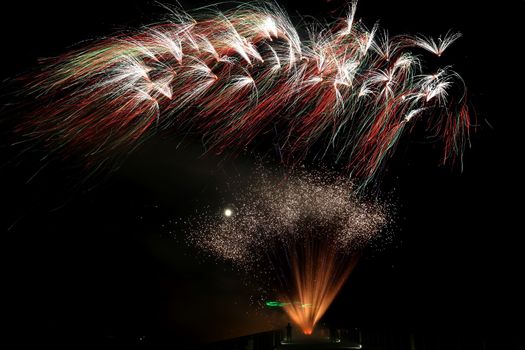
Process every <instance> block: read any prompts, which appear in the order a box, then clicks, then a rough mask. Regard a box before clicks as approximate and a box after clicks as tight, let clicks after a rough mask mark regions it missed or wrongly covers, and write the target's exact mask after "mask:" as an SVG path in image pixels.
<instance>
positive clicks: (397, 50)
mask: <svg viewBox="0 0 525 350" xmlns="http://www.w3.org/2000/svg"><path fill="white" fill-rule="evenodd" d="M355 13H356V3H355V2H353V3H352V4H351V8H350V11H349V14H348V16H347V17H346V18H343V19H341V20H338V21H334V23H332V24H331V25H330V26H326V27H324V28H323V27H321V26H320V25H316V26H312V27H311V28H306V29H305V30H304V32H308V33H309V35H308V37H306V38H302V39H301V38H300V36H299V34H298V30H297V29H296V28H295V27H294V26H293V25H292V22H291V20H290V18H289V17H288V16H287V15H286V14H285V13H284V11H283V10H282V9H280V8H279V7H278V6H277V5H276V4H273V5H263V4H242V5H239V6H238V7H236V8H234V9H231V10H228V11H225V12H219V11H212V10H211V9H210V8H208V9H207V10H206V9H201V10H199V11H196V13H195V14H194V15H193V16H190V15H189V14H187V13H185V12H183V11H181V10H172V13H171V18H170V20H166V21H164V22H162V23H157V24H154V25H151V26H148V27H144V28H141V29H140V30H137V31H135V32H131V33H125V34H123V33H121V34H118V35H115V36H112V37H108V38H106V39H103V40H100V41H97V42H95V43H92V44H91V45H89V46H87V47H83V48H80V49H77V50H75V51H73V52H69V53H67V54H65V55H63V56H60V57H58V58H55V59H51V60H49V61H48V63H47V64H44V65H43V66H42V67H41V69H40V71H39V72H38V73H35V74H32V75H30V76H29V81H27V82H26V90H25V93H27V94H29V96H30V97H31V99H32V100H33V101H32V104H33V106H34V111H33V112H31V113H28V118H26V119H25V121H24V122H23V123H22V125H21V126H20V127H19V132H20V133H21V134H23V135H24V137H26V139H28V140H30V141H33V142H34V141H37V142H41V143H43V144H44V145H46V147H48V149H51V150H53V151H55V152H58V153H61V154H65V155H66V156H67V155H71V154H78V155H81V156H82V157H84V158H85V159H87V162H91V163H96V160H97V159H99V160H100V159H107V158H110V157H111V156H112V155H113V154H114V153H117V152H122V151H124V152H129V150H130V149H132V148H133V147H135V146H136V145H138V144H139V143H140V142H141V141H143V140H145V139H147V138H148V137H149V136H151V135H153V134H155V133H156V132H159V131H163V130H172V131H175V132H179V133H181V132H182V133H188V132H191V133H197V134H199V135H202V138H203V140H204V145H205V147H206V148H207V149H209V150H213V151H215V152H218V153H220V152H224V151H225V150H226V149H229V148H233V147H237V148H240V149H245V148H246V147H247V146H248V145H250V144H251V143H252V141H253V140H254V139H255V138H256V137H258V136H259V135H262V134H264V133H267V132H271V131H272V130H275V131H276V134H277V135H276V137H275V139H276V141H275V142H276V143H277V146H278V149H279V153H280V154H281V155H282V157H283V160H285V161H286V162H288V163H289V162H291V163H294V162H297V161H301V160H302V159H303V158H304V157H305V156H306V155H308V154H309V153H311V150H312V148H315V149H316V152H319V147H320V148H321V153H322V154H328V153H330V154H335V155H336V159H337V161H338V162H346V163H347V164H348V169H349V171H350V172H351V173H352V174H353V175H355V176H354V177H355V178H356V179H362V180H363V181H364V182H367V181H369V180H370V179H372V178H373V177H374V176H375V174H376V173H377V172H378V171H379V170H380V169H381V168H382V165H383V163H384V161H385V160H386V159H387V158H388V157H390V156H391V154H392V151H393V149H394V148H395V146H396V144H397V142H398V140H399V139H400V137H401V136H402V135H403V134H405V133H407V132H410V131H411V130H412V129H413V128H412V125H414V123H415V122H416V121H418V120H420V121H425V123H424V125H426V127H427V130H428V131H429V132H431V134H432V136H437V137H438V138H440V139H442V140H443V143H444V153H443V154H444V156H443V159H444V160H447V159H449V158H454V157H455V156H456V155H459V156H461V154H462V151H463V148H464V146H465V144H466V141H467V139H468V130H469V126H470V122H469V112H468V108H467V101H466V96H465V88H464V86H463V81H462V79H461V78H460V76H459V75H458V74H457V73H455V72H454V71H452V70H451V68H450V67H445V68H444V69H441V70H439V71H437V72H430V73H425V72H423V71H422V64H421V57H420V56H419V55H418V53H419V52H421V53H425V52H426V51H429V52H431V53H433V54H435V55H437V56H441V55H443V53H444V51H445V50H446V49H447V48H448V47H449V46H450V45H451V44H452V43H453V42H454V41H455V40H456V39H457V38H458V37H459V36H460V34H458V33H451V32H450V33H448V34H447V35H445V36H444V37H442V38H441V37H440V38H439V39H438V40H434V39H432V38H428V37H424V36H408V35H400V36H390V35H389V34H388V32H386V31H381V30H380V29H379V28H378V26H377V25H375V26H373V27H372V28H371V29H368V28H367V27H366V26H365V24H363V23H362V22H361V21H359V20H358V19H357V18H356V17H355ZM314 146H315V147H314ZM329 151H330V152H329Z"/></svg>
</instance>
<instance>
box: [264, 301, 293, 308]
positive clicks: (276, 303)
mask: <svg viewBox="0 0 525 350" xmlns="http://www.w3.org/2000/svg"><path fill="white" fill-rule="evenodd" d="M286 305H290V303H282V302H280V301H276V300H269V301H267V302H266V306H267V307H283V306H286Z"/></svg>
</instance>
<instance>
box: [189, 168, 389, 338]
mask: <svg viewBox="0 0 525 350" xmlns="http://www.w3.org/2000/svg"><path fill="white" fill-rule="evenodd" d="M259 174H263V175H262V176H261V177H260V178H259V180H257V181H254V183H253V184H252V185H251V186H250V187H249V189H248V190H247V191H245V192H243V193H241V194H240V195H239V196H238V197H237V199H236V201H235V202H236V203H235V209H227V213H228V214H226V211H225V212H224V213H223V214H222V215H215V216H214V215H208V214H206V215H202V216H201V217H199V218H198V219H197V220H196V222H197V224H196V226H194V229H193V231H192V233H191V234H190V235H189V237H190V238H189V241H190V243H191V244H193V245H196V246H198V247H199V248H201V249H202V250H203V251H205V252H207V253H209V254H210V255H212V256H213V257H216V258H220V259H222V260H225V261H228V262H231V263H233V264H234V265H235V266H237V267H238V268H240V269H241V270H242V271H244V272H247V273H248V276H250V279H253V278H254V276H258V277H259V278H263V279H265V281H266V282H267V284H270V285H273V288H271V289H272V293H273V294H274V295H273V296H274V297H278V298H279V299H280V300H281V303H282V305H285V307H284V310H285V312H286V313H287V314H288V315H289V317H290V318H291V319H292V320H293V321H294V322H295V323H296V324H297V325H298V326H299V327H300V328H301V329H302V330H303V332H304V333H305V334H311V333H312V331H313V329H314V327H315V324H316V323H317V322H318V321H319V319H320V318H321V317H322V316H323V314H324V313H325V312H326V310H327V309H328V307H329V306H330V304H331V303H332V301H333V300H334V298H335V297H336V295H337V293H338V292H339V290H340V289H341V287H342V286H343V284H344V283H345V281H346V279H347V278H348V276H349V274H350V272H351V271H352V269H353V267H354V266H355V264H356V263H357V261H358V259H359V256H360V254H361V252H362V250H363V249H364V248H365V247H366V245H367V244H368V243H369V241H370V240H371V239H372V238H374V237H376V236H377V235H378V234H379V232H381V231H382V230H383V229H385V227H386V226H387V224H388V222H389V216H388V215H387V208H386V207H385V206H384V205H381V204H379V203H377V202H370V201H366V200H364V199H362V198H360V197H359V196H358V195H356V194H355V192H354V185H353V184H352V183H351V182H350V181H349V180H348V179H346V178H342V177H338V176H331V175H328V174H322V173H306V172H299V173H295V174H292V175H290V176H289V177H288V178H287V179H285V180H282V181H280V182H279V181H277V182H276V181H275V179H271V178H270V176H268V175H265V173H264V172H261V171H259ZM271 282H273V284H272V283H271Z"/></svg>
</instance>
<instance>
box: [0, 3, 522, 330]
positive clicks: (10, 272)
mask: <svg viewBox="0 0 525 350" xmlns="http://www.w3.org/2000/svg"><path fill="white" fill-rule="evenodd" d="M280 3H281V4H282V5H283V6H285V7H286V8H287V9H288V10H289V12H290V14H292V15H294V14H296V13H301V14H303V15H312V16H315V17H317V18H329V17H330V15H331V14H336V13H342V11H343V10H341V9H344V6H343V2H342V1H340V0H333V1H331V2H327V1H325V0H323V1H321V0H311V1H309V2H308V3H307V4H306V3H305V2H302V1H284V2H280ZM182 4H183V6H184V7H185V8H188V9H191V8H194V7H196V6H199V5H203V4H206V2H204V1H198V2H191V1H183V2H182ZM524 9H525V2H523V1H505V2H504V1H501V2H499V3H492V5H491V6H488V5H485V4H482V3H481V2H479V1H457V0H456V1H453V0H444V1H439V2H438V1H432V2H427V1H414V0H411V1H408V0H401V1H377V0H361V1H360V3H359V5H358V17H360V18H362V19H363V20H364V21H365V23H367V24H369V25H372V24H373V23H374V22H375V21H376V20H379V21H380V24H381V26H382V27H384V28H388V29H389V31H390V33H392V34H400V33H415V32H419V33H422V34H429V35H437V34H440V33H444V32H446V31H447V30H448V29H454V30H458V31H460V32H462V33H463V34H464V36H463V38H461V39H460V40H458V41H457V43H456V44H454V45H453V46H452V47H451V48H450V51H449V52H447V55H446V57H444V58H443V60H444V64H453V66H454V69H455V70H456V71H458V72H459V73H460V74H461V75H462V76H463V78H464V80H465V81H466V84H467V86H468V88H469V96H470V99H471V103H472V105H473V106H474V108H475V111H476V114H477V124H478V127H477V128H476V130H475V132H474V133H473V137H472V148H471V149H468V150H467V151H466V155H465V161H464V170H463V172H460V171H458V169H450V168H449V167H439V166H438V164H439V150H437V149H436V148H435V147H434V146H432V145H428V144H424V143H422V142H419V141H420V140H407V141H405V142H404V144H403V145H402V147H400V148H399V150H398V153H397V155H396V156H395V157H394V160H393V161H392V164H391V167H390V169H389V171H388V172H387V174H386V176H385V178H384V179H383V180H384V182H383V187H384V189H385V190H386V191H388V192H391V193H392V196H393V197H394V198H395V201H396V203H398V204H399V209H398V210H399V213H398V216H399V218H398V223H397V226H398V230H397V232H396V237H395V241H394V243H393V244H391V245H389V246H388V247H386V248H385V249H384V250H383V251H381V252H376V253H375V254H374V256H371V257H369V258H367V259H364V260H363V261H361V263H360V264H359V265H358V267H357V268H356V270H355V272H354V273H353V275H352V276H351V277H350V279H349V281H348V283H347V286H346V287H345V288H344V290H343V292H342V293H341V295H340V296H339V297H338V299H337V300H336V302H335V303H334V305H333V307H332V308H331V310H330V311H329V312H328V314H327V317H326V318H327V320H330V321H332V322H335V323H342V324H345V323H346V324H352V325H368V326H380V325H387V326H388V325H390V326H399V327H423V328H424V327H433V326H435V325H440V326H441V327H443V325H446V327H451V328H477V329H489V328H493V327H503V326H506V327H520V326H523V321H522V319H523V316H522V315H523V312H524V311H525V308H524V303H523V295H525V288H524V287H523V283H522V280H523V275H524V269H523V266H524V262H525V258H524V254H523V245H522V242H523V239H522V235H523V233H522V231H523V229H522V228H520V227H521V221H522V216H523V214H522V207H523V205H522V198H521V195H522V194H521V192H522V191H521V190H522V181H523V176H522V170H521V168H522V162H523V148H522V142H523V141H522V140H523V136H522V135H521V133H522V132H523V131H522V130H523V128H522V126H523V117H524V115H523V110H522V108H521V105H522V100H523V97H520V95H521V94H523V85H522V82H523V74H522V72H521V71H522V69H523V54H522V53H521V52H520V51H521V50H522V48H521V47H520V45H521V44H522V42H523V34H524V32H523V29H522V28H523V24H522V21H523V18H525V17H524V15H525V11H524ZM0 14H1V15H0V16H1V17H2V21H1V23H0V25H1V31H0V32H1V33H2V41H3V43H2V54H1V56H2V61H3V63H2V66H1V75H0V77H1V78H2V79H3V78H8V77H10V76H13V75H15V74H18V73H21V72H23V71H25V70H27V69H29V68H30V67H32V66H33V65H34V64H35V62H36V59H37V58H39V57H49V56H53V55H57V54H60V53H62V52H64V51H65V50H67V48H68V47H69V46H71V45H73V44H75V43H78V42H79V41H82V40H85V39H90V38H95V37H98V36H102V35H108V34H111V33H113V32H115V31H116V30H118V29H121V28H128V27H136V26H138V25H140V24H147V23H149V22H151V21H154V20H156V19H157V18H158V17H157V16H160V15H161V14H162V10H161V9H159V8H158V7H156V5H155V4H154V3H153V2H151V1H149V2H148V1H138V0H134V1H111V2H110V1H101V0H93V1H78V2H70V3H68V4H67V5H66V4H63V3H59V2H56V1H49V2H39V3H38V4H32V3H28V2H25V1H16V2H10V3H3V4H2V5H0ZM4 100H5V96H4V97H2V101H4ZM4 117H5V116H4V115H2V118H4ZM6 125H9V123H3V124H1V126H2V127H4V126H6ZM4 129H5V128H4ZM2 132H3V133H2V135H6V130H2ZM5 140H9V139H8V138H7V137H5ZM177 141H178V140H173V139H170V138H169V137H167V136H164V137H159V138H156V139H153V140H151V141H149V142H147V143H146V144H145V145H143V146H142V147H140V148H139V149H138V150H137V151H136V152H134V153H133V154H132V155H131V156H130V157H129V158H128V159H127V160H126V161H125V162H124V163H123V165H122V167H121V168H120V169H119V170H117V171H116V172H114V173H112V174H111V175H109V176H107V177H106V178H103V179H98V180H96V181H92V182H91V183H90V185H89V186H86V185H81V186H79V185H74V184H75V183H77V184H78V183H79V182H80V181H79V180H78V179H79V178H81V177H82V173H81V172H80V171H78V170H73V169H69V168H68V167H67V166H66V165H62V164H60V163H59V162H55V163H53V164H52V165H51V166H50V167H49V168H47V169H45V170H44V171H43V172H42V173H41V174H39V175H38V176H36V177H35V178H34V179H32V180H31V181H30V182H29V183H27V180H28V179H30V178H31V177H32V175H33V174H34V171H35V170H36V169H38V168H39V166H40V163H39V162H38V160H36V159H23V160H21V159H19V158H16V151H14V150H13V148H12V147H9V146H8V145H6V143H7V142H2V149H1V154H2V167H1V168H0V172H1V173H0V179H1V182H0V186H1V198H2V207H3V210H2V215H1V224H2V226H1V229H2V244H1V246H2V250H3V252H2V255H3V256H4V257H5V263H4V265H3V266H4V269H5V270H6V273H5V274H4V276H5V277H4V283H3V285H4V286H5V287H6V288H7V289H8V291H9V292H10V293H8V295H9V296H4V297H3V299H4V302H5V303H6V304H7V305H9V306H11V307H12V308H13V309H14V311H15V312H14V314H13V316H9V317H10V318H11V322H10V323H11V324H13V325H15V326H16V328H17V330H18V331H21V332H23V333H24V334H26V335H27V337H29V338H30V337H31V336H34V335H35V334H47V336H48V337H49V338H53V339H55V338H56V337H60V336H66V335H67V337H75V336H76V335H83V336H86V337H88V338H90V337H91V338H93V339H94V338H97V337H104V336H110V335H123V334H125V335H130V336H137V335H141V334H157V335H159V336H160V335H162V336H163V337H175V338H177V337H183V336H184V335H185V334H192V335H195V334H201V335H202V339H212V338H217V337H229V336H235V335H239V334H242V333H243V332H246V331H247V330H249V331H252V330H254V331H255V330H260V329H264V328H265V327H266V328H268V327H270V326H269V323H268V322H269V321H268V320H269V319H271V318H272V316H271V315H270V316H268V315H265V316H257V315H255V311H253V310H252V308H251V307H250V306H249V305H248V302H249V297H250V295H252V294H254V293H257V291H254V290H251V289H250V288H245V287H244V286H243V284H242V282H241V279H240V278H239V277H238V276H237V275H236V274H235V273H233V272H232V271H230V270H229V269H228V268H227V267H226V266H222V265H216V264H213V263H211V262H209V261H208V262H206V261H202V259H197V258H195V252H193V251H191V249H189V248H187V247H185V246H184V245H183V244H182V243H181V240H182V238H183V237H181V234H180V232H179V231H177V230H176V229H174V228H173V227H172V226H170V220H173V219H175V218H176V217H185V216H188V215H191V214H192V213H194V212H195V210H198V209H199V208H201V207H202V206H204V205H209V206H211V207H213V206H215V207H217V208H221V207H222V206H223V205H225V204H227V203H228V199H224V198H222V197H221V195H220V193H222V192H227V191H228V190H229V189H230V188H229V186H232V185H231V183H233V181H231V179H242V178H244V177H246V176H247V175H248V174H250V173H251V172H252V171H253V165H254V161H253V158H254V155H253V154H247V155H243V156H240V157H238V158H229V159H226V160H224V159H222V158H221V157H216V156H213V155H207V156H201V152H202V148H201V147H200V145H199V144H198V143H196V142H192V141H188V142H187V143H185V144H184V145H183V146H180V147H179V146H178V143H177ZM174 237H175V238H174ZM246 312H248V315H246ZM260 319H262V320H263V321H260ZM252 320H255V321H253V324H251V323H250V322H252ZM516 320H517V321H516Z"/></svg>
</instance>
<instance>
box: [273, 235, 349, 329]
mask: <svg viewBox="0 0 525 350" xmlns="http://www.w3.org/2000/svg"><path fill="white" fill-rule="evenodd" d="M294 253H295V254H294V255H292V256H293V258H292V278H293V282H294V290H293V292H292V293H290V294H289V295H285V296H284V297H283V299H284V300H285V301H286V302H287V303H289V305H287V306H286V307H285V308H284V310H285V312H286V314H287V315H288V317H290V319H291V320H292V322H294V323H295V324H296V325H297V326H298V327H299V328H300V329H301V330H302V332H303V333H304V334H305V335H311V334H312V333H313V330H314V328H315V325H316V324H317V322H318V321H319V320H320V319H321V317H322V316H323V315H324V314H325V312H326V310H327V309H328V307H329V306H330V305H331V304H332V302H333V301H334V299H335V297H336V296H337V294H338V293H339V291H340V290H341V288H342V286H343V285H344V283H345V281H346V280H347V278H348V276H349V275H350V273H351V272H352V270H353V268H354V266H355V265H356V263H357V261H358V259H359V255H358V254H355V255H352V256H348V257H341V255H340V254H338V253H337V252H336V251H334V250H333V248H331V247H330V245H329V244H322V245H321V246H319V245H318V244H305V245H304V246H303V247H302V248H301V249H300V251H299V252H294Z"/></svg>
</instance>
